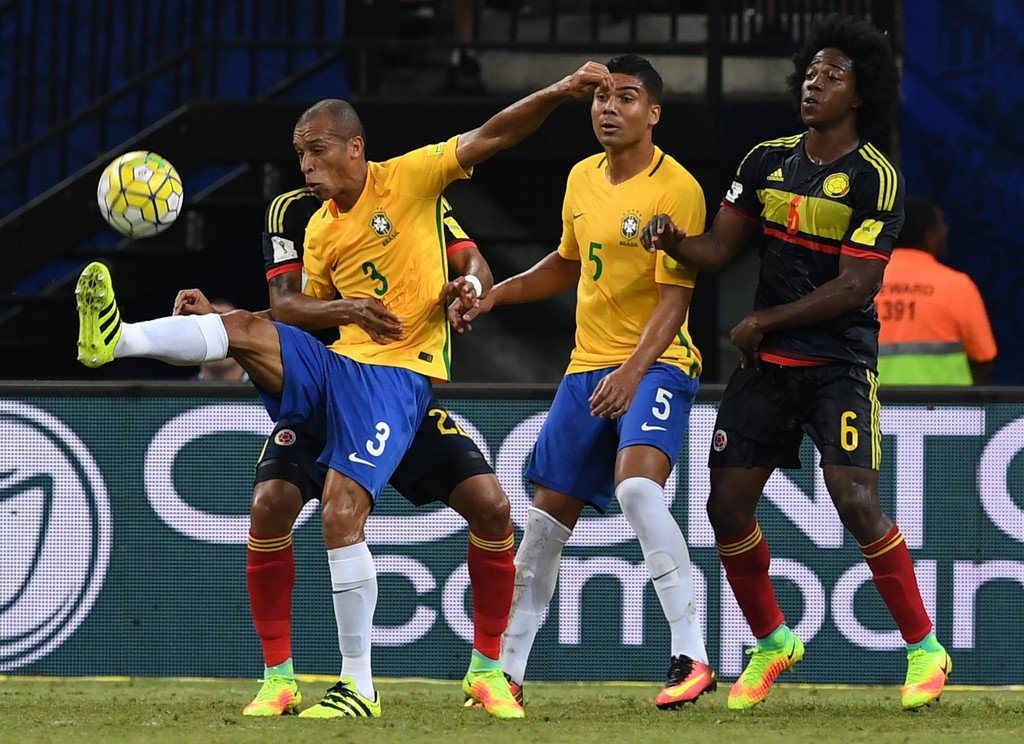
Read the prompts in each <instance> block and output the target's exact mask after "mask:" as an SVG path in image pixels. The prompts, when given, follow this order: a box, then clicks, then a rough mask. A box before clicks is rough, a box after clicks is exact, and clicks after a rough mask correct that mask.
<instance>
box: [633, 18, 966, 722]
mask: <svg viewBox="0 0 1024 744" xmlns="http://www.w3.org/2000/svg"><path fill="white" fill-rule="evenodd" d="M793 62H794V69H793V72H792V73H791V74H790V76H789V78H788V79H787V81H786V82H787V85H788V90H789V93H790V94H791V95H792V96H793V99H794V101H795V102H796V103H798V104H799V106H800V115H801V118H802V119H803V123H804V124H805V125H806V127H807V130H806V131H805V132H804V133H802V134H797V135H792V136H788V137H780V138H779V139H774V140H769V141H767V142H762V143H761V144H759V145H757V146H756V147H754V149H753V150H751V151H750V153H749V154H748V155H747V156H746V157H745V158H744V159H743V162H742V163H741V164H740V166H739V168H738V169H737V172H736V175H735V177H734V180H733V183H732V185H731V187H730V188H729V191H728V193H726V195H725V198H724V199H723V201H722V208H721V209H719V210H718V214H717V215H716V217H715V220H714V223H713V224H712V227H711V230H710V231H708V232H706V233H704V234H702V235H698V236H693V235H692V234H691V233H690V232H689V230H687V229H685V228H683V229H680V228H681V227H682V226H680V225H678V224H673V222H674V219H673V218H671V217H668V216H665V215H658V216H656V217H655V218H654V219H653V220H651V222H650V223H649V224H648V225H646V226H645V227H644V233H643V241H644V245H645V246H647V247H648V248H650V249H652V250H658V249H660V250H663V251H665V252H666V253H667V254H668V255H671V256H674V257H675V258H677V259H679V260H681V261H687V262H692V263H693V264H694V265H695V266H697V267H698V268H700V269H707V270H712V271H713V270H716V269H718V268H720V267H722V266H724V265H725V264H726V263H727V262H728V261H729V260H730V259H731V258H732V257H733V256H735V255H736V252H737V251H738V250H739V249H740V246H742V245H743V244H744V243H745V242H746V239H747V238H748V237H750V235H751V234H752V233H754V232H755V231H757V232H759V233H760V234H761V236H760V244H761V250H760V256H761V274H760V278H759V280H758V285H757V292H756V295H755V298H754V308H755V309H754V312H752V313H751V314H749V315H747V316H746V317H745V318H744V319H743V320H741V321H740V322H739V324H738V325H737V326H736V327H735V328H733V330H732V341H733V343H734V344H735V345H736V346H737V347H738V348H739V350H740V351H741V353H742V361H741V363H740V365H739V367H738V368H737V369H736V371H735V372H734V373H733V375H732V377H731V378H730V380H729V384H728V385H727V387H726V390H725V393H724V394H723V396H722V404H721V406H720V407H719V409H718V419H717V421H716V423H715V433H714V437H713V439H712V443H711V453H710V455H709V461H708V464H709V466H710V468H711V494H710V496H709V498H708V516H709V517H710V519H711V526H712V527H713V528H714V531H715V539H716V542H717V544H718V554H719V556H720V557H721V560H722V567H723V568H724V569H725V574H726V577H727V578H728V580H729V584H730V586H731V587H732V590H733V594H735V596H736V601H737V603H738V604H739V606H740V608H741V609H742V610H743V615H744V617H746V619H747V622H748V624H749V625H750V629H751V631H752V633H753V635H754V637H755V638H756V639H757V645H756V646H755V647H754V648H753V649H751V657H750V661H749V663H748V664H747V667H746V669H744V671H743V674H742V676H741V677H740V678H739V679H738V680H737V681H736V683H735V684H734V685H733V687H732V690H731V691H730V692H729V707H730V708H735V709H745V708H751V707H753V706H754V705H757V704H758V703H760V702H761V701H762V700H764V698H765V696H766V695H767V694H768V691H769V690H770V688H771V686H772V683H773V682H774V681H775V679H776V678H777V677H778V675H779V673H780V672H782V671H784V670H786V669H789V668H791V667H792V666H793V665H794V664H796V663H797V662H799V661H800V660H801V659H802V658H803V655H804V645H803V642H802V641H801V640H800V638H798V637H797V635H796V634H795V633H794V632H793V631H792V630H790V629H789V627H788V626H787V625H786V621H785V618H784V617H783V614H782V610H781V609H780V608H779V604H778V602H777V601H776V598H775V592H774V590H773V588H772V582H771V578H770V577H769V574H768V568H769V562H770V555H769V552H768V545H767V543H766V542H765V539H764V535H762V533H761V528H760V526H758V523H757V519H756V517H755V511H756V507H757V503H758V501H759V499H760V498H761V493H762V490H763V488H764V484H765V483H766V482H767V481H768V478H769V477H770V476H771V474H772V472H773V471H774V470H775V469H776V468H799V467H800V457H799V448H800V443H801V441H802V440H803V437H804V433H805V432H806V433H807V434H808V435H809V436H810V437H811V439H812V441H813V442H814V444H815V445H816V446H817V448H818V450H819V452H820V453H821V469H822V474H823V476H824V479H825V485H826V487H827V488H828V491H829V494H830V495H831V497H832V502H833V504H835V507H836V509H837V510H838V512H839V517H840V519H841V520H842V522H843V526H844V527H846V529H847V530H848V531H849V532H850V533H851V534H852V535H853V536H854V538H856V540H857V544H858V546H859V547H860V550H861V553H862V554H863V556H864V559H865V561H866V562H867V564H868V566H869V568H870V569H871V573H872V577H873V579H874V583H875V586H876V587H877V589H878V592H879V594H880V595H881V597H882V599H883V600H884V602H885V604H886V606H887V608H888V609H889V612H890V613H891V614H892V617H893V619H894V620H895V622H896V625H897V627H898V628H899V630H900V633H901V634H902V636H903V639H904V640H905V641H906V643H907V661H908V664H907V676H906V683H905V684H904V686H903V694H902V703H903V707H904V708H905V709H908V710H913V709H915V708H920V707H921V706H924V705H927V704H928V703H930V702H931V701H933V700H935V699H936V698H938V696H939V695H940V694H941V692H942V690H943V687H944V686H945V683H946V678H947V676H948V675H949V671H950V669H951V668H952V661H951V660H950V657H949V654H948V653H946V650H945V648H943V647H942V644H940V643H939V642H938V640H937V639H936V637H935V633H934V632H933V625H932V621H931V618H929V616H928V612H927V610H926V609H925V606H924V602H923V601H922V599H921V592H920V590H919V588H918V585H917V577H916V575H915V573H914V564H913V561H912V560H911V557H910V551H909V550H908V549H907V544H906V542H905V541H904V539H903V534H902V533H901V532H900V528H899V527H898V526H897V525H895V524H894V523H893V521H892V520H891V519H890V518H889V517H888V515H886V513H885V512H884V511H883V510H882V507H881V506H880V504H879V501H878V469H879V467H880V464H881V439H882V437H881V432H880V430H879V409H880V406H879V403H878V396H877V388H878V374H877V365H878V317H877V313H876V312H875V305H874V302H873V298H874V296H875V293H877V292H878V287H879V285H880V284H881V283H882V275H883V272H884V270H885V266H886V263H887V262H888V260H889V256H890V255H891V254H892V250H893V245H894V242H895V239H896V237H897V235H898V234H899V232H900V227H901V225H902V224H903V192H904V187H903V176H902V175H901V174H900V172H899V171H898V170H897V169H896V167H895V166H894V165H893V164H892V163H891V162H890V161H889V159H888V158H887V157H886V156H885V155H884V154H883V153H882V152H881V151H880V150H879V149H878V148H877V147H875V146H874V145H873V144H872V143H871V142H870V141H869V140H868V139H866V137H865V134H866V133H870V132H872V131H875V130H877V129H878V128H879V127H884V126H885V125H887V124H889V123H891V121H892V119H893V118H894V117H895V114H896V111H897V109H898V107H899V95H900V94H899V86H900V81H899V68H898V67H897V64H896V59H895V56H894V55H893V52H892V48H891V47H890V45H889V40H888V39H887V38H886V37H885V35H884V34H882V33H881V32H880V31H878V30H877V29H875V28H874V27H873V26H872V25H871V24H870V23H868V22H867V21H864V20H861V19H858V18H853V17H841V16H838V15H832V16H825V17H822V18H819V19H818V20H817V21H816V22H815V24H814V25H813V26H812V28H811V30H810V33H809V34H808V39H807V43H806V44H805V46H804V48H803V49H801V50H800V51H799V52H798V53H797V54H796V55H794V57H793ZM659 255H662V254H659Z"/></svg>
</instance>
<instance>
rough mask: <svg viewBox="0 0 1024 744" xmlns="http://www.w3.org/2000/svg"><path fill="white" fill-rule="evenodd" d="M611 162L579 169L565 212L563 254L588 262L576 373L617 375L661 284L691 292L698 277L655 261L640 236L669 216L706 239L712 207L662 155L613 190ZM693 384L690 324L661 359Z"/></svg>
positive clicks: (696, 367) (659, 256)
mask: <svg viewBox="0 0 1024 744" xmlns="http://www.w3.org/2000/svg"><path fill="white" fill-rule="evenodd" d="M605 166H606V162H605V156H604V155H603V154H598V155H593V156H591V157H589V158H587V159H585V160H582V161H580V162H579V163H577V164H576V165H575V166H573V169H572V171H570V173H569V180H568V183H567V184H566V188H565V200H564V202H563V204H562V240H561V243H560V244H559V246H558V253H559V254H560V255H561V256H562V257H563V258H566V259H569V260H571V261H581V262H582V264H581V266H580V281H579V285H578V286H577V288H576V347H575V348H574V349H573V351H572V355H571V357H570V359H569V368H568V369H567V370H566V374H569V373H571V372H583V371H588V370H595V369H605V368H607V367H615V366H618V365H620V364H622V363H623V362H625V361H626V359H627V358H628V357H629V355H630V354H631V353H632V352H633V350H634V349H635V348H636V345H637V344H638V343H639V341H640V336H641V334H642V333H643V330H644V327H645V326H646V325H647V322H648V321H649V320H650V318H651V315H652V314H653V312H654V308H655V307H656V306H657V304H658V287H657V285H658V284H674V285H681V286H684V287H692V286H693V285H694V280H695V279H696V276H697V272H696V271H695V270H693V269H690V268H688V267H685V266H682V265H681V264H679V263H678V262H676V261H675V260H673V259H671V258H669V257H668V256H666V255H665V254H664V253H660V252H659V253H648V252H647V250H646V249H645V248H644V247H643V246H642V245H641V244H640V231H641V230H642V229H643V226H644V225H645V224H647V221H648V220H650V219H651V217H653V216H654V215H656V214H661V213H665V214H668V215H669V216H670V217H672V220H673V221H674V222H675V223H676V224H677V225H679V226H680V227H683V228H686V233H687V235H699V234H701V233H702V232H704V220H705V214H706V207H705V204H704V192H703V191H702V190H701V187H700V184H698V183H697V180H696V179H695V178H694V177H693V176H692V175H690V173H689V172H688V171H687V170H686V169H685V168H683V166H681V165H680V164H679V163H678V162H676V160H675V159H673V158H672V157H670V156H669V155H666V154H665V153H664V152H662V151H661V149H660V148H657V147H656V148H655V149H654V159H653V160H652V161H651V164H650V166H649V167H648V168H646V169H645V170H644V171H642V172H640V173H638V174H637V175H635V176H633V178H631V179H629V180H628V181H626V182H624V183H620V184H618V185H612V184H611V183H609V182H608V179H607V177H606V176H605ZM658 361H660V362H665V363H667V364H672V365H674V366H676V367H679V368H680V369H682V370H684V371H686V372H687V373H688V374H689V375H690V376H691V377H696V376H697V375H698V374H700V367H701V358H700V352H699V351H697V348H696V347H695V346H694V345H693V342H692V340H691V339H690V333H689V330H688V328H687V322H686V321H684V322H683V326H682V328H680V329H679V333H677V334H676V337H675V338H674V339H673V340H672V343H671V344H670V345H669V347H668V348H667V349H666V350H665V352H664V353H663V354H662V355H661V356H660V357H659V359H658Z"/></svg>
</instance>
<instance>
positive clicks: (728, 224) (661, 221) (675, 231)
mask: <svg viewBox="0 0 1024 744" xmlns="http://www.w3.org/2000/svg"><path fill="white" fill-rule="evenodd" d="M755 225H756V223H755V222H753V221H751V220H745V219H743V218H742V217H740V216H739V215H738V214H736V213H735V212H733V211H732V210H731V209H719V210H718V214H717V215H715V221H714V223H713V224H712V226H711V229H710V230H708V231H707V232H705V233H702V234H701V235H697V236H695V237H692V238H690V237H687V236H686V230H684V229H683V228H681V227H679V226H677V225H676V224H675V223H674V222H673V221H672V218H671V217H669V216H668V215H667V214H659V215H655V216H654V217H652V218H651V220H650V221H649V222H648V223H647V224H646V225H644V229H643V232H641V234H640V242H641V243H642V244H643V246H644V247H645V248H646V249H647V250H648V251H650V252H652V253H653V252H654V251H664V252H665V253H667V254H668V255H669V256H671V257H672V258H674V259H675V260H677V261H679V262H680V263H682V264H685V265H687V266H689V267H691V268H694V269H697V270H698V271H718V270H719V269H721V268H722V267H723V266H725V265H726V264H728V263H729V262H730V261H731V260H732V259H733V257H734V256H735V255H736V253H737V252H738V251H739V249H740V247H741V246H742V245H743V243H744V242H745V241H746V239H747V238H748V237H749V236H750V233H751V232H752V231H753V229H754V227H755Z"/></svg>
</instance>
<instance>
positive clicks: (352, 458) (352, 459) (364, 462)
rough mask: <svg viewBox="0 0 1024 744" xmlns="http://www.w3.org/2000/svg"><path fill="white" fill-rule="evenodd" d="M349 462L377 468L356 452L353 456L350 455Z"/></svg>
mask: <svg viewBox="0 0 1024 744" xmlns="http://www.w3.org/2000/svg"><path fill="white" fill-rule="evenodd" d="M348 460H349V462H358V463H359V464H360V465H369V466H370V467H371V468H375V467H377V466H376V465H374V464H373V463H372V462H370V461H369V460H364V459H363V458H361V457H360V456H359V455H357V454H356V453H355V452H352V453H351V454H349V456H348Z"/></svg>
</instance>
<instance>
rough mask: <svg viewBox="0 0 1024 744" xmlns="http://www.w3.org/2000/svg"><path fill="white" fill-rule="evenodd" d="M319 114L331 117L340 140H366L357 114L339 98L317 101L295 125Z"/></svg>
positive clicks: (347, 103) (346, 102)
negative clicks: (355, 138) (356, 138)
mask: <svg viewBox="0 0 1024 744" xmlns="http://www.w3.org/2000/svg"><path fill="white" fill-rule="evenodd" d="M321 114H326V115H327V116H330V117H331V120H332V121H333V122H334V124H335V126H336V127H337V129H338V135H339V136H340V137H341V138H342V140H345V141H347V140H350V139H352V138H353V137H362V138H363V139H366V135H365V134H363V123H362V122H361V121H359V114H357V113H356V110H355V109H354V108H352V104H351V103H349V102H348V101H344V100H342V99H340V98H325V99H323V100H322V101H317V102H316V103H314V104H313V105H312V106H310V107H309V108H308V109H306V110H305V111H303V112H302V116H300V117H299V120H298V122H296V124H305V123H306V122H308V121H309V120H311V119H312V118H313V117H316V116H319V115H321Z"/></svg>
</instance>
